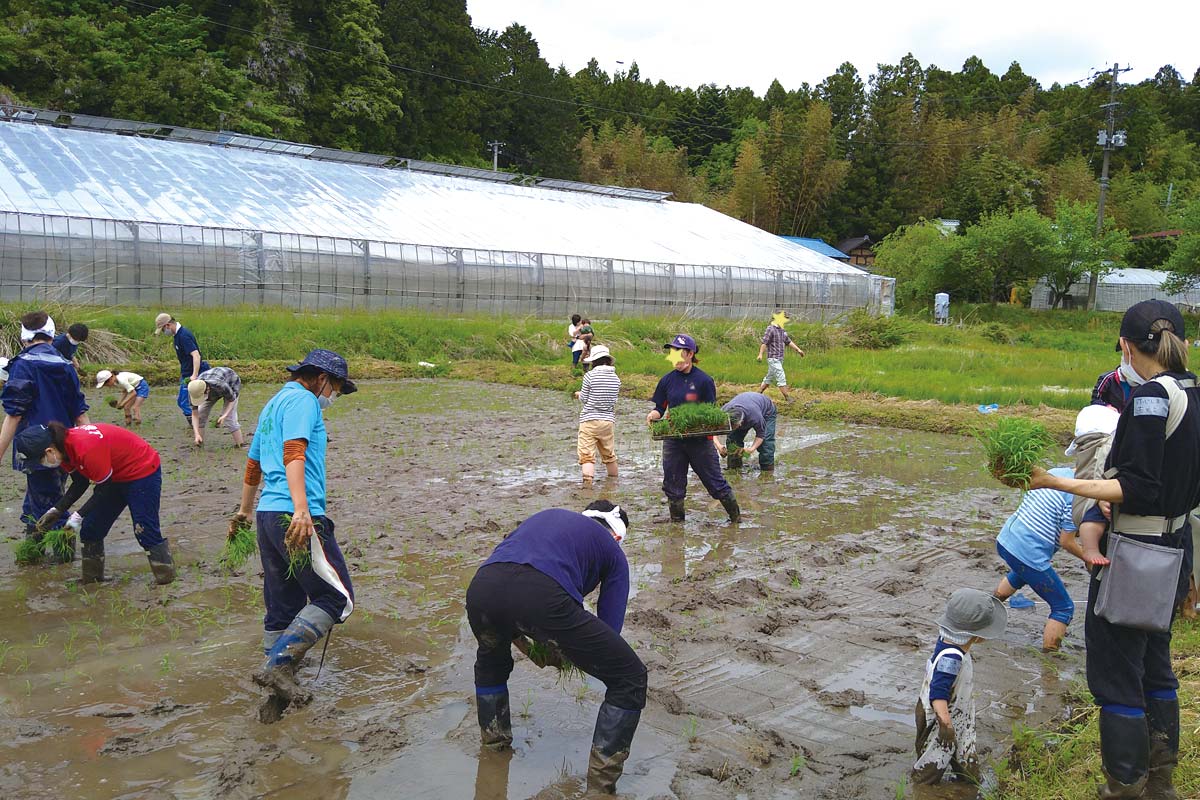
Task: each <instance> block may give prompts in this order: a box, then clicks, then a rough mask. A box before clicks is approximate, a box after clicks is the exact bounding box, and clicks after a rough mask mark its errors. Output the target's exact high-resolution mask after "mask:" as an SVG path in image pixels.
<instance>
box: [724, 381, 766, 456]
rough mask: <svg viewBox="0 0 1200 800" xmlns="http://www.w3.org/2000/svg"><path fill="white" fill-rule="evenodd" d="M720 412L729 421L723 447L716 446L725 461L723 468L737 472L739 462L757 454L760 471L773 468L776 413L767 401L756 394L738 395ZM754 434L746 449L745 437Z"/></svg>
mask: <svg viewBox="0 0 1200 800" xmlns="http://www.w3.org/2000/svg"><path fill="white" fill-rule="evenodd" d="M721 410H722V411H725V412H728V413H729V414H730V416H731V417H732V419H733V424H734V426H735V427H734V429H733V432H732V433H730V434H729V435H728V436H726V437H725V445H723V446H721V447H719V448H718V449H719V450H720V453H721V455H723V456H726V458H727V459H728V460H727V461H726V463H725V466H726V467H727V468H729V469H740V468H741V466H742V459H743V458H745V457H746V456H748V455H750V454H751V453H755V452H757V453H758V468H759V469H760V470H762V471H763V472H770V471H771V470H773V469H775V420H776V417H777V415H778V411H777V410H776V408H775V403H774V402H773V401H772V400H771V398H769V397H767V396H766V395H764V394H759V393H758V392H742V393H740V394H738V395H735V396H734V398H733V399H732V400H730V401H729V402H728V403H726V404H725V405H723V406H721ZM752 430H753V431H754V441H753V442H751V443H750V446H749V447H746V436H747V435H748V434H749V433H750V431H752Z"/></svg>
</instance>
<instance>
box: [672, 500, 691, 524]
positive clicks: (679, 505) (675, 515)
mask: <svg viewBox="0 0 1200 800" xmlns="http://www.w3.org/2000/svg"><path fill="white" fill-rule="evenodd" d="M684 507H685V506H684V500H683V499H682V498H681V499H679V500H668V501H667V509H668V511H670V513H671V522H683V520H684V517H686V516H687V515H686V514H685V513H684Z"/></svg>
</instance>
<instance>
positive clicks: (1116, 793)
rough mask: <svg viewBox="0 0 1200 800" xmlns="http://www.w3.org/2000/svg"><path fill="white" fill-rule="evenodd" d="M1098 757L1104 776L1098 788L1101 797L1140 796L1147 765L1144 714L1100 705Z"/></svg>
mask: <svg viewBox="0 0 1200 800" xmlns="http://www.w3.org/2000/svg"><path fill="white" fill-rule="evenodd" d="M1100 759H1101V762H1102V763H1103V765H1104V777H1105V783H1104V784H1103V785H1101V786H1100V789H1099V792H1098V796H1099V798H1100V800H1133V798H1138V797H1141V796H1142V790H1143V789H1144V788H1145V787H1146V778H1147V773H1148V772H1149V769H1150V734H1149V731H1148V729H1147V727H1146V718H1145V717H1129V716H1125V715H1123V714H1116V713H1114V712H1112V711H1108V710H1106V709H1103V708H1102V709H1100Z"/></svg>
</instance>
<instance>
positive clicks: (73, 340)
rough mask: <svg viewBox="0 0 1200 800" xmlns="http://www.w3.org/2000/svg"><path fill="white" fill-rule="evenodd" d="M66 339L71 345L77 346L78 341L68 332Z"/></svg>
mask: <svg viewBox="0 0 1200 800" xmlns="http://www.w3.org/2000/svg"><path fill="white" fill-rule="evenodd" d="M67 341H68V342H70V343H71V344H72V346H74V347H78V346H79V342H77V341H75V339H74V338H72V337H71V335H70V334H67Z"/></svg>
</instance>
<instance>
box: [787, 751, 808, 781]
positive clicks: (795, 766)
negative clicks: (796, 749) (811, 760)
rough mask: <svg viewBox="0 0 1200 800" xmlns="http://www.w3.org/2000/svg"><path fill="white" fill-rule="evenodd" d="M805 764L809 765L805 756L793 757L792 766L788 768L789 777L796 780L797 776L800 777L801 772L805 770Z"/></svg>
mask: <svg viewBox="0 0 1200 800" xmlns="http://www.w3.org/2000/svg"><path fill="white" fill-rule="evenodd" d="M805 763H807V762H806V760H805V758H804V756H801V755H795V756H792V765H791V766H790V767H789V768H788V777H789V778H794V777H796V776H797V775H799V774H800V770H802V769H804V765H805Z"/></svg>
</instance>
